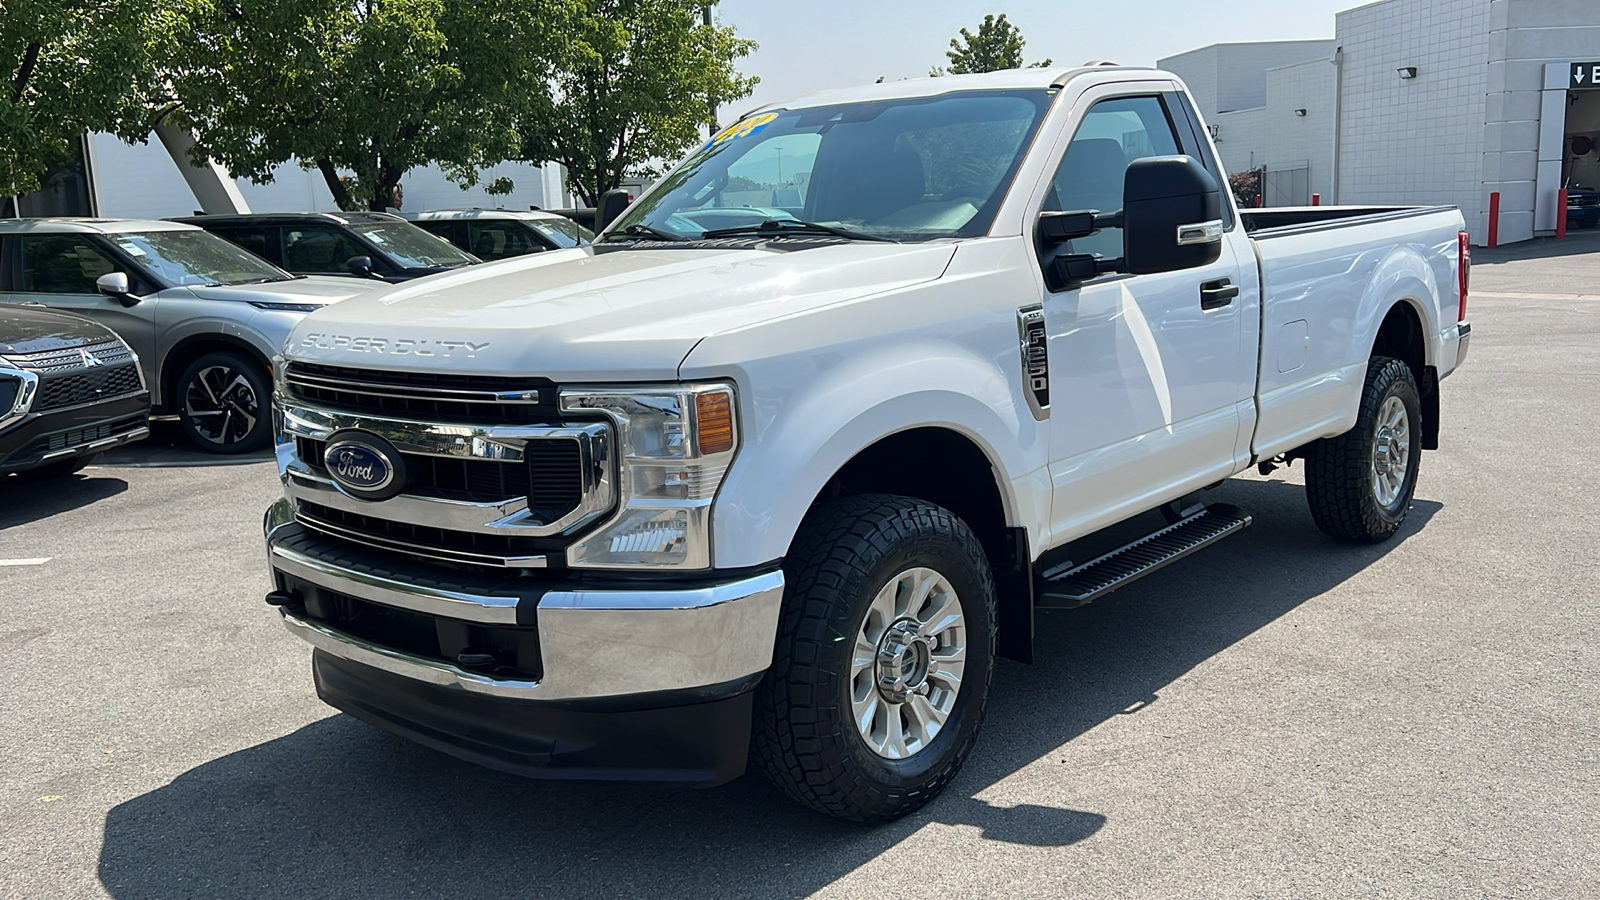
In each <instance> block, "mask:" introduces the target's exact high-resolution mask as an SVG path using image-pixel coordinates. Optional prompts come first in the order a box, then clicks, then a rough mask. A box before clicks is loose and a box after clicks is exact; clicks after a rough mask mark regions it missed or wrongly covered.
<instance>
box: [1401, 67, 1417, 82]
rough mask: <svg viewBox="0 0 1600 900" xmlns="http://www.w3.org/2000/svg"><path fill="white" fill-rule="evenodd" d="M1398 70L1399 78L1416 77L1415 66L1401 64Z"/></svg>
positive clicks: (1406, 79) (1408, 78)
mask: <svg viewBox="0 0 1600 900" xmlns="http://www.w3.org/2000/svg"><path fill="white" fill-rule="evenodd" d="M1399 72H1400V78H1401V79H1402V80H1405V81H1409V80H1410V79H1412V78H1415V77H1417V67H1416V66H1401V67H1400V69H1399Z"/></svg>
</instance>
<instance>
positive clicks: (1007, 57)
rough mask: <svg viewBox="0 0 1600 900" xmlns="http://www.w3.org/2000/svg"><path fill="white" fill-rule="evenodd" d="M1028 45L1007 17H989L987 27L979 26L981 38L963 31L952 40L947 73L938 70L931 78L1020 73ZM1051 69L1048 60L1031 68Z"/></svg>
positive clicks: (1018, 29)
mask: <svg viewBox="0 0 1600 900" xmlns="http://www.w3.org/2000/svg"><path fill="white" fill-rule="evenodd" d="M1026 44H1027V41H1025V40H1023V37H1022V29H1020V28H1018V27H1017V26H1015V25H1013V24H1011V23H1010V22H1007V21H1006V16H1005V13H1001V14H1000V15H998V16H995V15H992V14H991V15H987V16H984V17H983V24H981V25H979V26H978V33H977V34H973V33H972V32H970V31H968V30H967V29H965V28H963V29H961V34H960V36H959V37H954V38H951V39H950V49H949V50H946V51H945V54H944V55H945V56H947V57H949V58H950V65H949V66H948V67H947V68H945V69H937V68H936V69H934V70H933V71H932V72H930V73H929V74H931V75H943V74H945V73H946V72H948V73H949V74H951V75H970V74H972V73H974V72H999V71H1001V70H1004V69H1020V68H1022V48H1023V46H1024V45H1026ZM1048 65H1050V60H1048V59H1044V60H1040V61H1039V62H1036V63H1032V64H1031V65H1029V66H1028V68H1030V69H1038V68H1043V67H1045V66H1048Z"/></svg>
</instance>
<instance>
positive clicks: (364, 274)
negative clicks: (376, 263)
mask: <svg viewBox="0 0 1600 900" xmlns="http://www.w3.org/2000/svg"><path fill="white" fill-rule="evenodd" d="M344 267H345V268H346V269H349V270H350V274H351V275H354V276H356V277H357V278H371V277H372V257H370V256H352V257H350V258H349V259H347V260H345V261H344Z"/></svg>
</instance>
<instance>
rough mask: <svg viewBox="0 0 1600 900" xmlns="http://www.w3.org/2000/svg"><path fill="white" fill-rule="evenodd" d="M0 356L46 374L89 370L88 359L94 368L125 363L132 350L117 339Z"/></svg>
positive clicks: (128, 359) (18, 365)
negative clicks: (93, 361) (93, 364)
mask: <svg viewBox="0 0 1600 900" xmlns="http://www.w3.org/2000/svg"><path fill="white" fill-rule="evenodd" d="M0 356H3V357H4V359H5V360H6V361H7V362H9V363H11V364H12V365H14V366H16V367H17V368H19V369H26V370H27V371H29V372H38V373H40V374H49V373H52V372H77V371H82V370H87V369H89V368H90V364H89V360H90V359H93V360H95V361H96V362H95V365H96V366H114V365H116V364H118V363H125V362H128V361H130V360H132V359H133V351H132V350H130V349H129V348H128V345H127V344H124V343H123V342H122V341H120V340H118V339H117V338H106V339H104V340H99V341H93V342H91V343H88V344H84V345H83V346H81V347H65V348H62V349H58V350H40V351H38V352H35V353H7V354H0Z"/></svg>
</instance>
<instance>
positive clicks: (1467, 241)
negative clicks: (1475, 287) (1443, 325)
mask: <svg viewBox="0 0 1600 900" xmlns="http://www.w3.org/2000/svg"><path fill="white" fill-rule="evenodd" d="M1456 248H1457V249H1456V271H1457V272H1460V273H1461V276H1460V277H1461V284H1460V288H1461V310H1460V312H1459V313H1458V314H1457V315H1456V321H1457V322H1465V321H1466V320H1467V283H1468V282H1469V281H1471V280H1472V236H1471V235H1469V234H1467V233H1466V232H1465V231H1463V232H1461V233H1460V234H1458V235H1456Z"/></svg>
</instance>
